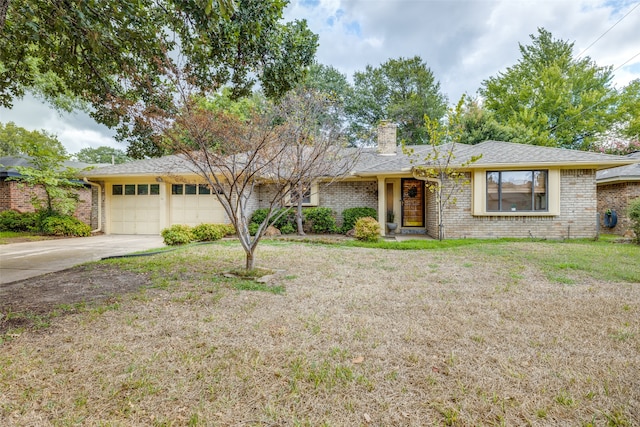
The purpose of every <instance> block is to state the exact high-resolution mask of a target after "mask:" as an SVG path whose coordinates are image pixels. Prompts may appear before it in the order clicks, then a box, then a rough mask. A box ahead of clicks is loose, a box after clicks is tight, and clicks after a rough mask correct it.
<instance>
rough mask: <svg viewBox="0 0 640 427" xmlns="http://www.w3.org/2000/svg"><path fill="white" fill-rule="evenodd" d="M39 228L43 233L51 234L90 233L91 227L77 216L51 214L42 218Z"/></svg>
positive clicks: (74, 234) (80, 235) (84, 235)
mask: <svg viewBox="0 0 640 427" xmlns="http://www.w3.org/2000/svg"><path fill="white" fill-rule="evenodd" d="M41 229H42V232H43V233H44V234H49V235H52V236H77V237H86V236H90V235H91V227H90V226H89V225H87V224H85V223H84V222H82V221H80V220H79V219H77V218H74V217H72V216H69V215H51V216H48V217H46V218H44V219H43V220H42V224H41Z"/></svg>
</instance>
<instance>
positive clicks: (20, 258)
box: [0, 235, 164, 284]
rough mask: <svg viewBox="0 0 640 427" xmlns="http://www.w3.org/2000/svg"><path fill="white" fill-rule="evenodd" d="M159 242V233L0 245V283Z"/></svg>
mask: <svg viewBox="0 0 640 427" xmlns="http://www.w3.org/2000/svg"><path fill="white" fill-rule="evenodd" d="M163 246H164V243H163V242H162V237H160V236H115V235H109V236H106V235H104V236H92V237H76V238H71V239H56V240H42V241H39V242H25V243H11V244H8V245H0V284H4V283H9V282H14V281H16V280H22V279H27V278H29V277H34V276H39V275H41V274H45V273H50V272H52V271H60V270H64V269H66V268H69V267H73V266H74V265H78V264H82V263H85V262H89V261H96V260H99V259H101V258H104V257H107V256H113V255H124V254H129V253H132V252H137V251H143V250H147V249H154V248H160V247H163Z"/></svg>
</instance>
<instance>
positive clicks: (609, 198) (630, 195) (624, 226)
mask: <svg viewBox="0 0 640 427" xmlns="http://www.w3.org/2000/svg"><path fill="white" fill-rule="evenodd" d="M627 157H628V158H630V159H636V160H637V161H639V162H640V151H636V152H635V153H632V154H629V155H628V156H627ZM596 183H597V185H598V213H599V214H600V227H602V230H603V232H610V233H614V234H618V235H620V236H624V235H629V236H632V235H633V230H632V229H631V223H630V221H629V217H628V216H627V214H626V210H627V206H629V202H631V201H632V200H634V199H637V198H638V197H640V163H635V164H632V165H627V166H620V167H617V168H612V169H606V170H602V171H599V172H598V173H597V175H596ZM609 209H610V210H612V211H614V212H615V213H616V216H617V222H616V224H615V226H613V227H611V228H609V227H606V225H605V221H604V214H605V212H606V211H607V210H609Z"/></svg>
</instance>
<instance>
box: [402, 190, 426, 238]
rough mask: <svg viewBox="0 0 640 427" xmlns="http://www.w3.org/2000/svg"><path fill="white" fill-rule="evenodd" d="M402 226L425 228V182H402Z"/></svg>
mask: <svg viewBox="0 0 640 427" xmlns="http://www.w3.org/2000/svg"><path fill="white" fill-rule="evenodd" d="M402 226H403V227H424V182H422V181H420V180H418V179H403V180H402Z"/></svg>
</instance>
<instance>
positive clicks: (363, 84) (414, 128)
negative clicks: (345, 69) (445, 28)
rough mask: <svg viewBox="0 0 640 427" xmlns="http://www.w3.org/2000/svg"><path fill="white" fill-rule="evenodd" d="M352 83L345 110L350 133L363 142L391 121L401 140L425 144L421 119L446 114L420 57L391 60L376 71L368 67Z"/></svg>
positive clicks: (444, 100) (426, 135) (443, 100)
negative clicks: (385, 121) (348, 119)
mask: <svg viewBox="0 0 640 427" xmlns="http://www.w3.org/2000/svg"><path fill="white" fill-rule="evenodd" d="M353 80H354V89H353V95H352V96H351V97H349V98H348V100H347V102H346V108H345V109H346V112H347V114H348V116H349V118H350V119H351V126H352V132H353V133H354V134H356V135H358V137H359V138H360V139H362V140H364V141H369V142H371V141H373V138H374V136H375V135H374V131H375V128H376V126H377V125H378V124H379V123H380V121H381V120H390V121H392V122H395V123H397V124H398V136H399V138H400V140H403V141H406V142H407V143H410V144H425V143H428V142H429V133H428V132H427V129H426V127H425V125H424V116H425V115H427V116H429V117H431V118H433V119H434V120H439V119H440V118H441V117H443V116H444V114H445V112H446V111H447V98H446V97H445V96H444V95H443V94H442V93H441V92H440V83H439V82H437V81H436V79H435V77H434V75H433V72H432V71H431V69H429V68H428V67H427V64H426V63H425V62H423V61H422V59H421V58H420V57H419V56H415V57H413V58H410V59H405V58H398V59H390V60H388V61H387V62H385V63H384V64H382V65H381V66H380V67H377V68H374V67H372V66H370V65H368V66H367V67H366V69H365V71H363V72H357V73H355V74H354V77H353Z"/></svg>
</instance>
